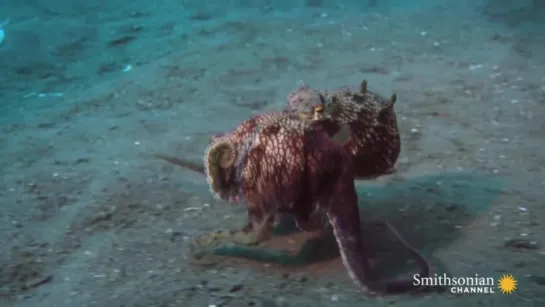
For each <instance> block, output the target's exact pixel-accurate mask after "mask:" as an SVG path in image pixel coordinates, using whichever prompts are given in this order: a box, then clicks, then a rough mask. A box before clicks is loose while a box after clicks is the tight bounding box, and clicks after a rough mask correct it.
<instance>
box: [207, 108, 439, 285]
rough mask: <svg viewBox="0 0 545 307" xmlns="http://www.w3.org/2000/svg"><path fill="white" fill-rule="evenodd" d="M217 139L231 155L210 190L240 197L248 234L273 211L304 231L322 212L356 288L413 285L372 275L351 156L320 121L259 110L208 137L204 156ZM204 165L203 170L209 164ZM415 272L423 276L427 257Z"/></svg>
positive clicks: (221, 195) (271, 217)
mask: <svg viewBox="0 0 545 307" xmlns="http://www.w3.org/2000/svg"><path fill="white" fill-rule="evenodd" d="M250 127H253V128H250ZM221 143H229V144H231V145H233V147H232V148H235V151H236V161H234V162H233V163H232V165H230V166H228V167H225V168H224V169H223V171H222V172H221V173H220V176H222V178H219V179H218V178H216V179H218V180H219V181H221V182H222V185H223V186H224V187H226V189H225V190H222V191H213V192H214V193H215V194H216V196H218V197H219V198H221V199H223V200H227V201H229V200H233V199H241V200H244V201H245V203H246V206H247V209H248V216H249V225H248V227H247V228H246V229H245V231H246V232H251V231H258V230H259V229H260V228H262V227H263V225H267V224H270V223H272V222H273V220H274V216H275V214H277V213H288V214H291V215H292V216H293V217H294V218H295V219H296V221H297V223H298V225H299V226H300V227H301V228H302V229H303V230H308V228H307V227H305V225H311V226H310V228H314V227H315V226H314V225H316V224H317V220H316V219H317V218H321V217H322V216H324V215H326V216H327V218H328V220H329V223H330V224H331V226H332V229H333V232H334V234H335V237H336V239H337V243H338V245H339V249H340V251H341V256H342V259H343V263H344V265H345V267H346V268H347V271H348V273H349V275H350V277H351V278H352V279H353V280H354V281H355V282H356V283H357V284H358V285H360V286H361V288H362V289H364V290H365V291H366V292H367V293H370V294H373V293H376V294H391V293H405V292H410V291H415V290H418V289H415V288H414V286H413V284H412V279H402V280H385V281H381V280H378V278H377V276H373V272H372V271H371V270H370V266H371V265H370V263H367V261H368V260H369V259H370V257H368V255H366V250H365V249H364V247H363V238H362V233H361V225H360V217H359V210H358V199H357V194H356V190H355V186H354V172H353V164H352V158H351V155H350V154H349V153H347V152H346V150H345V149H344V148H343V147H342V146H341V145H339V144H337V143H336V142H335V141H334V140H332V139H331V138H330V137H329V135H328V134H327V133H326V132H325V131H324V130H323V129H321V128H320V127H319V125H318V126H315V125H312V124H310V125H309V124H308V123H305V122H303V121H301V120H298V119H294V118H290V117H289V116H284V115H277V116H273V115H270V114H269V115H267V117H262V116H261V117H260V116H258V117H254V118H252V119H250V120H248V121H245V122H243V123H242V124H241V125H239V126H238V127H237V128H236V129H235V130H234V131H232V132H229V133H226V134H223V135H221V136H217V137H214V138H213V139H212V141H211V145H210V146H209V149H208V150H207V154H208V153H210V152H212V151H213V148H214V146H216V145H217V144H221ZM205 160H206V159H205ZM206 168H207V172H208V171H209V170H208V168H211V166H210V165H206ZM227 187H229V188H227ZM233 187H235V188H234V189H233ZM225 191H228V192H225ZM424 262H425V260H424ZM420 274H421V276H429V274H430V272H429V269H428V266H427V263H425V265H424V267H423V268H422V271H421V272H420Z"/></svg>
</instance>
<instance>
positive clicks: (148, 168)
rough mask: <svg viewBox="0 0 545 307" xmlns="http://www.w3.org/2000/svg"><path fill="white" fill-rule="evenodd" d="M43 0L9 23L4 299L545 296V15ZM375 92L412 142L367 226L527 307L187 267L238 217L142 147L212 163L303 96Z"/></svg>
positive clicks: (124, 301) (158, 302)
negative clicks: (221, 139) (240, 135)
mask: <svg viewBox="0 0 545 307" xmlns="http://www.w3.org/2000/svg"><path fill="white" fill-rule="evenodd" d="M44 2H45V1H23V2H20V3H18V4H13V2H11V4H10V3H4V4H2V5H1V7H2V9H1V10H0V13H1V14H2V15H0V18H4V17H5V18H10V22H9V23H8V24H7V25H5V26H4V31H5V34H6V37H5V40H4V42H3V43H2V45H1V46H0V56H1V59H2V60H1V64H2V72H3V73H2V74H1V75H0V77H1V83H0V87H1V91H0V97H1V102H0V103H1V104H0V107H1V108H2V112H1V114H0V121H1V127H2V134H1V138H0V143H1V144H2V156H1V158H0V166H1V170H2V185H1V189H0V200H1V201H0V203H1V205H2V210H1V211H0V218H1V220H0V227H1V228H0V236H1V237H0V238H1V239H0V240H1V242H2V245H3V246H2V249H1V250H0V251H1V253H0V261H1V265H0V305H1V306H21V307H30V306H40V307H43V306H56V307H64V306H67V307H72V306H73V307H82V306H98V307H109V306H111V307H117V306H119V307H120V306H146V307H149V306H183V307H185V306H212V305H216V306H339V305H346V306H348V305H352V306H438V305H441V306H543V304H545V266H543V262H544V257H545V253H544V252H543V244H545V243H544V241H545V229H544V228H545V224H544V217H545V207H544V206H543V203H542V200H543V199H544V196H545V193H544V190H545V176H544V175H543V172H542V171H541V169H542V167H543V164H544V163H545V156H544V154H543V153H544V151H543V149H544V148H545V146H544V145H545V140H544V137H543V136H544V135H545V132H544V130H543V129H544V125H545V124H544V122H543V118H544V116H545V30H544V29H545V26H543V24H542V23H541V22H542V20H540V19H542V18H541V17H540V16H543V13H544V12H545V9H543V8H540V7H535V6H534V7H531V6H529V5H528V6H525V4H524V3H523V2H521V4H520V7H519V8H518V9H511V8H509V7H507V6H506V5H505V4H502V3H501V1H493V0H490V1H456V2H453V3H451V4H445V3H448V2H452V1H433V2H434V3H435V4H434V5H430V4H428V3H426V2H425V1H415V2H413V5H412V6H411V7H402V8H396V7H395V6H394V5H395V4H396V1H393V0H391V1H389V2H388V1H386V2H384V1H382V2H380V3H378V4H377V6H376V7H368V6H367V5H366V4H365V3H363V4H362V3H358V4H346V5H341V4H331V3H328V2H327V1H305V3H302V2H301V3H299V2H297V3H295V4H293V5H292V6H297V7H298V8H292V9H290V5H288V4H270V3H269V4H267V3H259V4H256V3H254V4H253V6H251V7H249V6H248V4H245V3H242V2H244V1H240V2H236V3H234V2H232V3H227V2H225V5H224V6H223V7H218V6H216V7H215V8H214V7H213V5H212V4H213V3H212V2H211V1H208V3H207V4H206V3H204V2H203V3H201V4H198V3H197V2H195V3H191V2H189V1H185V2H184V1H170V0H166V1H155V2H153V1H151V2H143V1H133V2H131V3H129V2H123V1H109V2H102V1H96V4H93V3H91V4H89V3H88V2H78V1H76V2H71V4H69V5H67V4H66V3H62V2H58V3H55V4H52V3H44ZM263 2H265V1H263ZM370 2H371V4H372V2H373V1H370ZM397 2H400V1H397ZM207 5H208V6H207ZM207 7H208V8H207ZM540 23H541V24H540ZM362 79H367V80H368V82H369V86H370V88H371V89H372V90H374V91H376V92H379V93H381V94H383V95H385V96H389V95H390V94H391V93H393V92H395V93H397V96H398V102H397V103H396V111H397V114H398V120H399V125H400V130H401V132H402V142H403V147H402V153H401V157H400V158H399V160H398V163H397V165H396V168H397V170H398V172H397V173H396V174H394V175H388V176H384V177H381V178H379V179H377V180H374V181H359V182H358V183H357V185H358V189H359V190H360V192H361V193H363V194H364V195H366V196H367V198H366V199H362V200H361V202H362V206H363V205H365V206H367V207H365V209H366V210H364V212H363V213H362V214H369V215H371V214H372V215H373V216H381V217H383V218H386V219H388V220H389V221H390V222H392V223H393V224H394V225H396V227H397V228H399V229H400V230H401V231H402V232H403V234H404V235H405V236H406V238H407V240H409V241H410V242H412V243H413V244H414V245H415V246H417V247H418V248H419V249H421V250H422V251H423V252H424V253H425V254H426V255H427V256H428V257H430V259H432V262H433V263H434V266H437V267H441V268H444V269H445V270H447V271H448V272H449V274H452V275H454V276H474V275H475V274H479V275H481V276H492V277H494V278H498V277H500V276H501V275H503V274H506V273H507V274H513V276H514V277H515V278H516V279H517V281H518V289H517V290H516V291H515V292H514V293H513V294H511V295H504V294H501V293H498V291H496V293H495V294H490V295H484V294H481V295H475V294H468V295H458V296H452V295H444V294H429V295H424V296H417V297H408V296H395V297H383V298H369V297H366V296H364V295H363V294H362V293H361V291H360V290H359V289H358V288H357V287H356V286H355V285H354V284H353V283H352V281H350V279H349V278H348V276H347V274H346V272H345V270H344V268H343V266H342V264H341V263H340V260H339V259H337V258H336V259H332V260H330V261H326V262H323V263H318V264H314V265H310V266H306V267H300V268H282V267H278V266H273V265H265V264H262V263H249V262H245V261H240V260H233V259H230V260H225V261H222V262H220V263H217V264H216V265H215V266H213V267H198V266H194V265H191V264H190V261H189V260H188V258H187V242H188V240H189V239H190V238H192V237H194V236H195V235H197V234H199V233H203V232H207V231H212V230H217V229H229V228H236V227H238V226H240V225H242V223H243V222H244V219H245V212H244V207H242V206H229V205H226V204H224V203H222V202H220V201H217V200H214V199H213V198H212V196H211V195H210V193H209V191H208V186H207V184H206V182H205V180H204V179H203V178H202V177H201V176H200V175H198V174H195V173H192V172H188V171H183V170H180V169H179V168H177V167H175V166H172V165H169V164H166V163H164V162H161V161H157V160H154V159H150V158H149V157H148V156H146V155H147V154H149V153H152V152H162V153H166V154H171V155H175V156H179V157H184V158H187V159H193V160H195V161H199V159H201V157H202V154H203V151H204V148H205V146H206V144H207V141H208V137H209V136H210V135H212V134H215V133H217V132H221V131H225V130H227V129H230V128H232V127H234V126H235V125H236V124H237V123H239V122H240V121H242V120H244V119H246V118H248V117H249V116H251V115H253V114H258V113H261V112H265V111H271V110H277V109H279V108H281V107H282V106H283V105H284V103H285V100H286V96H287V94H288V93H289V92H290V91H291V90H293V89H295V88H296V87H297V86H298V85H299V84H300V83H301V82H306V83H308V84H310V85H311V86H312V87H315V88H322V89H334V88H339V87H341V86H355V85H358V84H359V82H360V81H361V80H362ZM296 239H297V238H293V239H286V238H283V239H282V238H281V239H276V240H277V241H281V242H280V243H282V242H284V243H285V242H288V241H282V240H290V241H289V242H295V243H297V240H296ZM280 243H279V244H280ZM290 244H291V243H290Z"/></svg>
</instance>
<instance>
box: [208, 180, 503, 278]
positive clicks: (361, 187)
mask: <svg viewBox="0 0 545 307" xmlns="http://www.w3.org/2000/svg"><path fill="white" fill-rule="evenodd" d="M503 186H504V184H503V180H502V179H500V178H498V177H491V176H487V175H482V174H471V173H446V174H437V175H426V176H421V177H415V178H409V179H404V180H403V181H394V182H389V183H387V184H382V185H377V184H373V183H372V182H365V183H364V182H357V186H356V188H357V191H358V196H359V205H360V215H361V217H362V225H363V232H364V239H365V244H366V248H367V249H368V251H371V252H372V255H373V256H375V257H377V259H380V263H381V265H380V266H379V267H377V268H376V269H377V270H378V272H379V274H381V276H384V277H387V276H394V275H400V274H401V273H405V272H407V271H414V269H411V267H412V266H411V265H410V264H409V263H408V262H407V260H408V259H411V257H410V256H409V253H408V251H407V250H406V249H405V248H404V247H403V246H402V245H401V244H399V243H397V242H396V240H395V239H394V238H393V237H392V236H390V235H388V234H387V233H385V231H383V230H381V231H377V230H376V229H373V227H372V226H366V221H369V220H386V221H388V222H390V223H391V224H392V225H394V226H395V228H397V230H398V231H399V233H401V234H402V235H403V236H404V238H405V239H406V240H407V241H408V242H409V243H410V244H412V245H413V246H414V247H416V248H417V249H418V250H420V251H421V252H422V253H423V255H425V257H427V258H428V259H429V258H430V257H429V255H432V254H433V252H434V251H435V250H437V249H438V248H440V247H443V246H447V245H449V244H450V243H451V242H453V241H454V240H456V238H458V237H459V236H460V235H461V232H460V227H463V226H464V225H467V224H469V223H470V222H471V221H473V220H475V219H476V218H477V217H478V216H479V215H481V214H482V213H483V212H486V211H487V210H488V209H489V208H490V207H491V206H492V205H493V204H494V202H495V200H496V199H497V198H498V197H499V196H500V195H501V194H502V187H503ZM367 224H368V223H367ZM293 232H297V230H296V227H295V226H294V223H293V222H292V220H291V219H283V220H282V222H281V223H280V225H279V227H278V228H277V229H276V230H275V235H279V236H290V235H292V234H293ZM284 240H286V239H284ZM214 255H216V256H231V257H239V258H245V259H249V260H255V261H260V262H267V263H272V264H279V265H283V266H305V265H310V264H313V263H316V262H318V261H325V260H331V259H333V258H335V257H338V256H339V251H338V248H337V245H336V242H335V239H334V238H333V236H327V237H325V238H319V239H311V240H308V241H307V242H305V243H304V244H303V246H302V247H301V249H300V252H299V253H295V254H293V253H288V252H285V251H280V250H272V249H269V248H261V247H256V248H248V247H242V246H236V245H225V246H220V247H218V248H217V249H215V251H214ZM429 260H432V259H429ZM431 262H432V263H433V266H434V271H435V272H436V273H443V272H445V273H446V271H445V270H444V269H441V267H442V265H440V264H438V263H436V262H435V261H431ZM438 266H439V267H440V268H439V269H438Z"/></svg>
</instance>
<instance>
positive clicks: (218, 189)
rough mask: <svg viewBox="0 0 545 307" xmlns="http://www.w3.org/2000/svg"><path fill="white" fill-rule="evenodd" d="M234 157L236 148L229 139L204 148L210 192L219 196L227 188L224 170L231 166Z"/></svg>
mask: <svg viewBox="0 0 545 307" xmlns="http://www.w3.org/2000/svg"><path fill="white" fill-rule="evenodd" d="M236 157H237V153H236V149H235V148H234V146H233V144H232V143H231V142H229V141H219V142H217V143H215V144H213V145H211V146H209V147H208V149H207V150H206V153H205V158H204V166H205V171H206V179H207V180H208V183H209V184H210V189H211V190H212V192H213V193H215V194H216V195H219V196H220V197H221V196H222V195H221V194H222V193H224V192H225V191H226V190H228V189H229V185H230V183H229V182H228V178H227V174H226V172H227V170H228V169H229V168H230V167H232V166H233V164H234V163H235V161H236Z"/></svg>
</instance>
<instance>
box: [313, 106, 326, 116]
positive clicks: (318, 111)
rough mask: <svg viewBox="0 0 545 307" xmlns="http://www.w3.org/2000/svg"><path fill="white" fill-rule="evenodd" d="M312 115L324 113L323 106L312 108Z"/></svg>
mask: <svg viewBox="0 0 545 307" xmlns="http://www.w3.org/2000/svg"><path fill="white" fill-rule="evenodd" d="M314 113H317V114H323V113H324V106H323V105H319V106H317V107H315V108H314Z"/></svg>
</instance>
